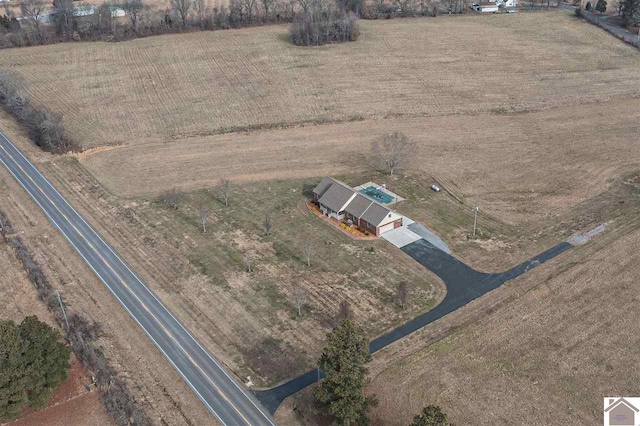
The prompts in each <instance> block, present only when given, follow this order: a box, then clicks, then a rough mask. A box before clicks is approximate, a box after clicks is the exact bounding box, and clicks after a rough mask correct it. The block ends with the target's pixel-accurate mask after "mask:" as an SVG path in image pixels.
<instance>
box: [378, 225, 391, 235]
mask: <svg viewBox="0 0 640 426" xmlns="http://www.w3.org/2000/svg"><path fill="white" fill-rule="evenodd" d="M392 229H393V222H391V223H387V224H386V225H383V226H381V227H380V233H381V234H382V233H383V232H387V231H391V230H392Z"/></svg>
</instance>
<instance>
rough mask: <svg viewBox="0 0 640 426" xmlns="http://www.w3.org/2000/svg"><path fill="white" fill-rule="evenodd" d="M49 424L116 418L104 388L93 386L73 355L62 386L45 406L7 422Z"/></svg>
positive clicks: (21, 425)
mask: <svg viewBox="0 0 640 426" xmlns="http://www.w3.org/2000/svg"><path fill="white" fill-rule="evenodd" d="M37 424H47V425H54V426H58V425H60V426H63V425H64V426H66V425H69V424H73V425H113V424H115V423H114V422H113V420H112V419H111V418H110V417H109V416H107V413H106V412H105V410H104V407H103V406H102V402H101V401H100V392H99V391H98V390H97V389H96V388H95V386H92V379H91V376H90V375H89V373H88V372H87V370H86V369H84V367H82V365H81V364H80V363H79V361H78V360H77V358H76V357H75V356H74V355H72V356H71V368H70V369H69V371H68V378H67V380H65V381H64V382H63V383H62V384H61V385H60V386H58V387H57V388H56V389H55V390H54V391H53V393H52V394H51V397H50V398H49V400H48V401H47V404H46V406H45V407H44V408H41V409H39V410H34V409H32V408H29V409H26V410H24V411H23V412H22V414H21V415H20V418H18V419H17V420H14V421H11V422H8V423H6V425H11V426H28V425H37Z"/></svg>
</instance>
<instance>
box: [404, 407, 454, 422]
mask: <svg viewBox="0 0 640 426" xmlns="http://www.w3.org/2000/svg"><path fill="white" fill-rule="evenodd" d="M410 426H453V425H452V424H451V423H449V422H448V421H447V415H446V414H445V413H443V412H442V409H441V408H440V407H437V406H435V405H427V406H426V407H424V408H423V409H422V413H420V414H419V415H417V416H415V417H414V418H413V422H411V425H410Z"/></svg>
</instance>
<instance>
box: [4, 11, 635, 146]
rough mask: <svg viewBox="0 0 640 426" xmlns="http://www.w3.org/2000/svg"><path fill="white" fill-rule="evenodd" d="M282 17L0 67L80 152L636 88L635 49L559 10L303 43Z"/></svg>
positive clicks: (55, 49) (556, 100)
mask: <svg viewBox="0 0 640 426" xmlns="http://www.w3.org/2000/svg"><path fill="white" fill-rule="evenodd" d="M287 30H288V27H287V26H284V25H281V26H267V27H260V28H250V29H242V30H230V31H217V32H196V33H190V34H184V35H167V36H159V37H149V38H145V39H139V40H133V41H128V42H122V43H78V44H69V43H67V44H60V45H56V46H43V47H35V48H28V49H12V50H6V51H4V52H3V53H2V55H1V57H0V68H9V69H12V70H15V71H16V72H18V73H19V74H20V75H22V76H23V77H24V79H25V80H26V84H27V86H28V87H29V90H30V92H31V95H32V96H33V98H34V100H35V101H37V102H41V103H43V104H46V105H47V106H49V107H51V108H52V109H53V110H55V111H59V112H62V113H64V114H65V116H66V119H65V124H66V125H67V127H68V128H69V130H70V131H71V134H72V136H74V137H75V138H76V139H77V140H78V141H79V142H80V143H81V144H82V146H84V147H85V148H90V147H95V146H100V145H114V144H133V145H138V144H145V143H153V142H157V141H165V142H166V141H174V140H178V142H176V143H183V144H188V142H185V141H183V140H182V139H183V138H189V137H192V136H208V135H211V134H215V133H221V132H232V131H240V130H247V129H259V128H273V127H278V126H291V125H298V124H317V123H323V122H336V121H337V122H345V121H352V120H363V119H379V118H384V117H398V116H401V117H415V116H420V117H422V116H434V115H448V114H478V113H495V114H501V113H505V112H513V111H516V112H517V111H530V110H537V109H546V108H551V107H555V106H559V105H571V104H579V103H587V102H594V101H598V100H604V99H610V98H612V97H619V96H624V97H631V96H637V95H638V94H639V93H640V89H638V85H637V84H636V83H637V81H638V78H639V77H640V58H639V57H638V55H637V52H635V51H634V50H633V49H632V48H631V47H629V46H626V45H624V44H623V43H620V42H619V40H617V39H615V38H614V37H611V36H609V35H608V34H606V33H605V32H603V31H601V30H600V29H598V28H596V27H594V26H592V25H588V24H585V23H584V22H582V21H580V20H577V19H575V18H574V17H572V16H571V15H570V14H569V13H567V12H564V11H556V12H549V13H522V14H516V15H507V14H503V15H496V16H462V17H448V16H443V17H440V18H437V19H397V20H390V21H386V20H380V21H364V22H362V37H361V38H360V40H359V41H358V42H357V43H348V44H344V45H332V46H324V47H320V48H312V49H309V48H302V47H296V46H293V45H291V43H290V42H289V41H288V37H287Z"/></svg>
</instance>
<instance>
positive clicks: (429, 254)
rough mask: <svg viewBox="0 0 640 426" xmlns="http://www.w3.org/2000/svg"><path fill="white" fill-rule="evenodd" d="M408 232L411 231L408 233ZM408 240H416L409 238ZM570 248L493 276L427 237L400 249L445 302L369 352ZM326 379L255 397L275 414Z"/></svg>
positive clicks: (310, 375)
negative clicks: (437, 283)
mask: <svg viewBox="0 0 640 426" xmlns="http://www.w3.org/2000/svg"><path fill="white" fill-rule="evenodd" d="M398 229H402V228H398ZM394 231H396V230H394ZM394 231H389V232H394ZM409 232H411V231H410V230H409ZM385 234H386V233H385ZM414 234H415V233H414ZM404 235H405V234H404V231H402V233H400V232H398V240H401V239H402V238H404V237H403V236H404ZM415 235H417V234H415ZM409 237H410V238H413V237H411V236H410V235H409ZM409 237H407V238H409ZM571 247H572V245H571V244H569V243H566V242H564V243H560V244H558V245H556V246H554V247H551V248H550V249H549V250H547V251H545V252H543V253H541V254H539V255H537V256H535V257H533V258H531V259H529V260H527V261H525V262H522V263H521V264H519V265H516V266H514V267H513V268H511V269H509V270H508V271H505V272H499V273H493V274H492V273H485V272H479V271H476V270H475V269H473V268H471V267H470V266H468V265H466V264H465V263H464V262H462V261H461V260H459V259H457V258H456V257H454V256H452V255H451V254H449V253H447V252H445V251H443V250H442V249H440V248H438V247H437V246H435V245H434V244H432V243H431V242H429V241H427V240H425V239H424V238H420V239H418V240H416V241H413V242H411V243H409V244H406V245H403V246H402V248H401V250H402V251H403V252H405V253H406V254H408V255H409V256H411V257H412V258H413V259H415V260H416V261H417V262H418V263H420V264H421V265H422V266H424V267H425V268H427V269H428V270H430V271H431V272H433V273H434V274H436V275H437V276H438V277H440V278H441V279H442V281H444V284H445V285H446V287H447V294H446V296H445V298H444V300H443V301H442V302H440V304H439V305H438V306H436V307H435V308H433V309H432V310H430V311H427V312H425V313H424V314H422V315H420V316H418V317H417V318H414V319H413V320H411V321H409V322H408V323H406V324H403V325H401V326H400V327H398V328H396V329H394V330H391V331H390V332H388V333H386V334H384V335H382V336H380V337H378V338H377V339H375V340H373V341H372V342H371V343H370V344H369V352H370V353H374V352H377V351H379V350H380V349H382V348H384V347H385V346H388V345H390V344H391V343H393V342H395V341H397V340H399V339H401V338H403V337H405V336H408V335H409V334H411V333H413V332H414V331H416V330H419V329H420V328H422V327H424V326H426V325H427V324H430V323H432V322H434V321H436V320H438V319H440V318H442V317H443V316H445V315H447V314H449V313H451V312H453V311H455V310H456V309H458V308H460V307H462V306H464V305H466V304H467V303H469V302H471V301H472V300H475V299H477V298H478V297H480V296H482V295H483V294H485V293H488V292H490V291H491V290H493V289H495V288H497V287H500V286H501V285H502V284H504V283H505V282H507V281H509V280H512V279H514V278H516V277H518V276H520V275H522V274H524V273H525V272H527V271H529V270H530V269H533V268H535V267H537V266H540V265H541V264H543V263H544V262H546V261H547V260H550V259H553V258H554V257H556V256H557V255H559V254H561V253H563V252H565V251H566V250H568V249H570V248H571ZM323 377H324V374H323V373H322V372H319V371H318V370H312V371H309V372H307V373H305V374H303V375H301V376H298V377H296V378H295V379H292V380H290V381H288V382H286V383H284V384H282V385H280V386H277V387H275V388H273V389H268V390H264V391H257V392H256V396H257V397H258V399H259V400H260V401H261V402H262V404H263V405H264V406H265V407H267V408H268V409H269V411H270V412H272V413H275V411H276V409H277V408H278V406H279V405H280V403H281V402H282V401H283V400H284V399H285V398H286V397H288V396H289V395H293V394H294V393H296V392H298V391H300V390H302V389H304V388H305V387H307V386H309V385H311V384H313V383H315V382H316V381H318V379H320V378H323Z"/></svg>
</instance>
